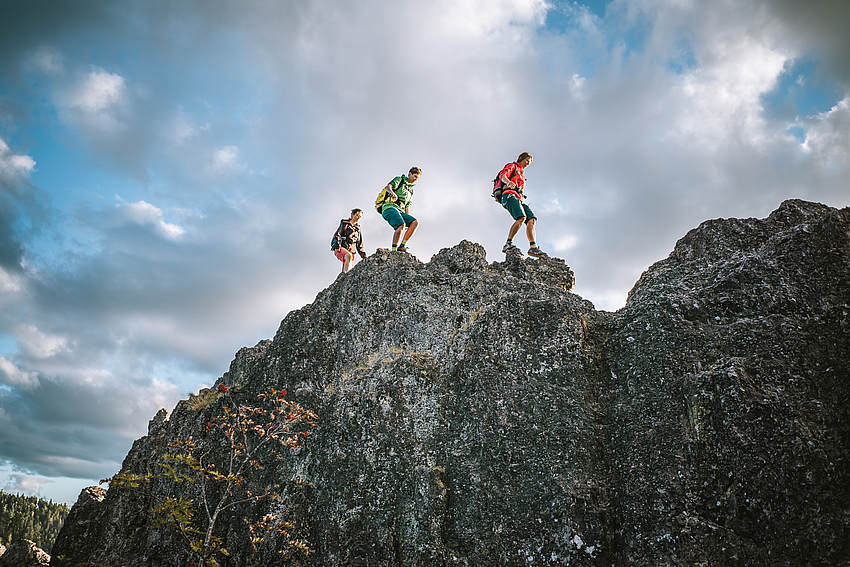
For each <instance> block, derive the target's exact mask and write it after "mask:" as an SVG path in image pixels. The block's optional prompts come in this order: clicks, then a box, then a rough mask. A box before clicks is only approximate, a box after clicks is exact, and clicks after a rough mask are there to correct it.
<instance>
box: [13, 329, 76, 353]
mask: <svg viewBox="0 0 850 567" xmlns="http://www.w3.org/2000/svg"><path fill="white" fill-rule="evenodd" d="M15 335H16V336H17V339H18V347H19V348H20V349H21V351H22V352H24V353H26V354H28V355H29V356H33V357H35V358H50V357H52V356H55V355H56V354H58V353H60V352H62V351H64V350H66V349H67V347H68V339H67V338H65V337H59V336H55V335H47V334H45V333H42V332H41V331H39V330H38V329H37V328H36V327H35V325H21V326H20V327H18V329H17V331H16V333H15Z"/></svg>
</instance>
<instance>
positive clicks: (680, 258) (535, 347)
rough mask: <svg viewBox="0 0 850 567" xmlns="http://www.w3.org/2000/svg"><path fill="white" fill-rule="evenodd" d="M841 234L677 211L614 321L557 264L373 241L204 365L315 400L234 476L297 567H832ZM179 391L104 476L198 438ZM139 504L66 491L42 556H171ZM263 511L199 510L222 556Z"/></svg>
mask: <svg viewBox="0 0 850 567" xmlns="http://www.w3.org/2000/svg"><path fill="white" fill-rule="evenodd" d="M848 231H850V210H848V209H843V210H836V209H831V208H828V207H825V206H823V205H817V204H813V203H806V202H802V201H788V202H785V203H783V204H782V206H781V207H780V208H779V209H778V210H777V211H776V212H774V213H773V214H772V215H771V216H770V217H768V218H767V219H746V220H737V219H726V220H716V221H709V222H706V223H703V224H702V225H701V226H700V227H699V228H697V229H695V230H693V231H691V232H690V233H688V235H686V236H685V237H684V238H683V239H682V240H681V241H679V243H677V245H676V248H675V250H674V251H673V253H672V254H671V255H670V257H669V258H667V259H666V260H664V261H662V262H659V263H657V264H655V265H654V266H652V267H651V268H650V269H649V270H647V272H646V273H644V274H643V276H642V277H641V278H640V280H639V281H638V283H637V284H636V285H635V287H634V289H633V290H632V291H631V293H630V295H629V299H628V302H627V304H626V306H625V307H624V308H623V309H621V310H619V311H618V312H616V313H607V312H601V311H596V310H595V309H594V308H593V305H591V304H590V303H589V302H587V301H585V300H582V299H581V298H580V297H578V296H576V295H574V294H572V293H571V292H570V290H571V289H572V287H573V284H574V277H573V274H572V272H571V270H570V269H569V267H567V266H566V264H565V263H564V262H563V261H561V260H558V259H544V260H532V259H524V258H523V257H521V256H520V255H509V256H508V257H507V258H506V260H505V261H504V262H496V263H488V262H487V261H486V257H485V252H484V250H483V248H481V247H480V246H478V245H476V244H472V243H470V242H466V241H464V242H461V243H460V244H459V245H458V246H455V247H453V248H451V249H445V250H442V251H441V252H440V253H439V254H437V255H435V256H434V257H433V258H432V259H431V261H430V262H428V263H427V264H426V263H422V262H419V261H418V260H416V259H415V258H413V257H412V256H410V255H407V254H400V253H391V252H389V251H386V250H378V251H377V252H376V253H375V254H373V255H372V256H370V257H369V258H368V259H367V260H366V261H364V262H361V263H359V264H358V265H357V266H356V267H355V268H354V269H353V270H352V271H351V272H349V273H347V274H341V275H340V276H339V277H338V278H337V280H336V281H335V282H334V283H333V284H332V285H331V286H330V287H328V288H327V289H326V290H324V291H323V292H321V293H320V294H319V295H318V296H317V297H316V299H315V301H314V302H313V303H311V304H310V305H307V306H305V307H304V308H302V309H300V310H297V311H293V312H292V313H290V314H289V315H287V317H286V318H285V319H284V320H283V322H282V323H281V326H280V329H279V330H278V332H277V334H276V336H275V337H274V339H273V340H269V341H263V342H261V343H260V344H258V345H256V346H255V347H253V348H245V349H242V350H241V351H240V352H239V353H237V356H236V359H235V360H234V362H233V363H232V364H231V367H230V370H229V371H228V372H227V373H225V374H224V376H222V378H221V379H220V381H219V382H220V383H221V384H225V385H227V386H228V387H229V388H230V389H231V391H232V392H236V393H237V395H239V396H244V397H246V398H249V397H250V396H252V395H256V393H259V392H262V391H265V390H267V389H268V388H272V387H273V388H276V389H281V388H286V389H287V391H288V395H289V396H291V397H292V398H294V399H296V400H298V401H299V402H300V403H301V404H302V405H304V406H305V407H308V408H310V409H312V410H313V411H315V412H316V413H317V414H318V415H319V421H318V423H317V426H316V428H315V430H314V431H313V432H312V434H311V435H310V437H309V440H308V441H307V442H305V446H304V449H303V450H302V451H300V452H297V454H295V453H293V454H291V455H290V456H289V458H287V459H286V460H284V461H280V462H269V463H267V464H266V468H265V469H264V470H263V471H262V472H261V473H258V475H257V476H256V478H252V479H251V482H254V483H256V484H258V485H264V486H271V485H274V486H275V487H276V488H277V489H278V490H279V491H280V493H281V495H282V499H283V507H282V509H283V510H285V512H286V514H287V517H288V518H289V519H291V520H293V521H294V522H295V523H296V524H297V526H298V530H299V533H300V535H301V536H303V537H304V539H306V541H307V542H308V543H309V545H310V547H311V548H312V549H313V550H314V552H313V553H312V554H310V555H309V556H308V557H306V558H303V557H302V558H300V559H299V561H300V564H302V565H316V566H342V565H351V566H354V565H370V566H401V565H473V566H483V565H573V566H591V565H593V566H597V565H600V566H601V565H606V566H607V565H618V566H619V565H623V566H625V565H712V566H727V565H728V566H731V565H755V564H759V565H850V543H848V541H850V540H848V537H847V535H848V534H850V463H848V448H850V403H848V402H850V400H848V396H849V395H850V382H848V380H850V368H848V365H850V234H848ZM204 396H206V394H204V393H201V395H200V396H198V397H197V398H196V399H193V400H186V401H183V402H180V403H179V404H178V405H177V407H176V408H175V409H174V411H173V412H172V413H171V414H168V413H167V412H165V411H164V410H163V411H161V412H160V413H159V414H157V416H156V417H155V418H154V419H153V420H152V421H151V424H150V427H149V432H148V435H147V436H145V437H143V438H142V439H139V440H138V441H137V442H136V443H135V444H134V446H133V449H132V450H131V451H130V453H129V454H128V456H127V458H126V459H125V462H124V465H123V470H125V471H134V472H137V473H140V474H142V473H144V472H150V471H154V470H156V468H157V466H158V465H157V459H158V458H159V456H160V455H161V454H162V452H163V451H164V450H165V448H166V447H167V445H168V443H169V441H173V440H175V439H185V438H188V437H189V436H192V437H193V438H194V439H195V440H196V442H198V443H199V444H200V445H201V446H204V447H205V448H210V449H211V448H212V445H210V446H206V445H204V444H205V443H210V444H211V440H207V438H206V437H205V424H206V423H208V422H209V419H210V417H211V415H213V413H214V412H215V411H216V410H217V407H218V404H220V402H218V401H215V398H214V397H204ZM199 400H201V401H203V400H209V401H208V403H207V402H205V403H199ZM154 488H155V490H157V491H159V493H160V495H163V496H164V495H167V494H170V492H169V491H172V492H173V491H174V490H175V487H174V485H173V484H168V483H167V482H161V483H159V484H157V485H156V486H155V487H154ZM183 490H184V491H185V490H187V489H185V488H184V489H183ZM187 494H189V495H190V496H191V492H189V493H187ZM101 496H102V495H101ZM149 508H150V503H149V502H147V501H145V500H144V499H143V498H141V497H140V496H138V495H133V494H128V493H124V492H119V491H117V490H114V489H112V488H110V490H109V492H108V493H107V494H106V495H105V497H104V498H102V499H99V498H92V497H91V495H88V496H86V497H85V498H82V497H81V501H80V502H78V504H77V505H76V506H75V507H74V509H73V510H72V513H71V516H69V518H68V520H66V523H65V528H63V532H62V534H61V536H60V539H57V542H56V544H55V546H54V555H59V554H61V555H62V556H63V557H64V558H65V560H66V561H68V562H69V564H72V565H96V564H102V565H127V566H143V565H144V566H159V565H187V564H188V560H187V556H186V553H185V543H184V542H181V541H180V540H179V538H177V537H176V536H175V535H174V534H173V533H171V532H170V531H168V530H165V529H163V528H161V527H159V528H158V527H155V526H153V525H152V521H151V517H150V515H149V514H148V513H147V510H148V509H149ZM266 511H267V510H264V509H248V508H245V509H242V510H239V511H237V513H234V514H233V515H232V516H229V517H227V518H225V521H224V522H223V523H222V524H220V528H221V529H220V533H219V535H220V537H222V539H223V540H224V542H225V543H226V546H227V548H228V550H229V551H230V553H231V555H230V557H229V558H222V561H224V562H226V564H228V565H251V566H254V565H267V564H269V565H270V564H273V563H274V562H275V561H276V559H275V555H274V553H273V550H271V551H269V550H266V551H263V550H261V551H260V552H259V553H257V554H253V553H252V551H251V550H250V546H249V544H248V543H247V533H246V528H245V522H244V518H245V517H248V516H251V515H254V516H256V515H258V514H262V513H265V512H266ZM75 526H76V527H75ZM82 526H85V527H84V529H83V528H82ZM72 530H79V533H78V534H77V535H73V536H72V535H71V534H72V533H73V532H72ZM66 531H67V533H68V537H66Z"/></svg>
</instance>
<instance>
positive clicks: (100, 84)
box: [58, 69, 128, 135]
mask: <svg viewBox="0 0 850 567" xmlns="http://www.w3.org/2000/svg"><path fill="white" fill-rule="evenodd" d="M127 102H128V100H127V87H126V81H125V79H124V77H122V76H120V75H117V74H115V73H110V72H108V71H106V70H103V69H95V70H93V71H90V72H88V73H86V74H84V75H82V76H81V77H80V78H79V79H78V80H77V82H76V83H75V84H73V85H72V86H71V87H70V88H68V89H67V90H66V91H65V92H64V93H62V94H60V95H59V96H58V105H59V108H60V111H61V113H62V116H63V117H64V118H65V120H66V121H67V122H69V123H71V124H75V125H78V126H80V127H82V128H83V129H84V130H85V131H87V132H90V133H93V134H101V135H102V134H106V135H114V134H116V133H119V132H123V131H124V130H126V124H125V121H124V116H123V113H124V107H125V105H126V104H127Z"/></svg>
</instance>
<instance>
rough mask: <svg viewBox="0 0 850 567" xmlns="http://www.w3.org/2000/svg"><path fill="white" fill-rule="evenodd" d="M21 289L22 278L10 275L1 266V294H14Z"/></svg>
mask: <svg viewBox="0 0 850 567" xmlns="http://www.w3.org/2000/svg"><path fill="white" fill-rule="evenodd" d="M20 289H21V277H20V276H19V275H17V274H10V273H9V272H7V271H6V270H4V269H3V266H0V293H14V292H16V291H20Z"/></svg>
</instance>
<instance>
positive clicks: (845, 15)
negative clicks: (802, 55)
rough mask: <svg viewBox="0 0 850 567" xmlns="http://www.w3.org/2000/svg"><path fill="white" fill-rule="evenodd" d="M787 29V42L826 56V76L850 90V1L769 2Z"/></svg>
mask: <svg viewBox="0 0 850 567" xmlns="http://www.w3.org/2000/svg"><path fill="white" fill-rule="evenodd" d="M765 5H766V6H767V7H768V8H769V9H770V10H771V12H772V13H774V14H776V16H777V17H778V18H779V19H780V20H781V21H782V23H783V25H784V26H785V27H786V29H787V32H786V40H788V41H789V42H794V43H798V44H800V45H801V46H802V47H803V49H814V50H815V52H816V54H817V55H820V56H822V58H823V64H824V66H825V67H826V70H825V71H824V74H825V75H826V76H827V77H832V78H833V79H837V80H839V81H841V83H842V84H843V87H844V88H845V89H847V90H850V41H848V33H847V30H848V29H850V2H845V1H844V0H811V1H809V2H798V1H795V0H765Z"/></svg>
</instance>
